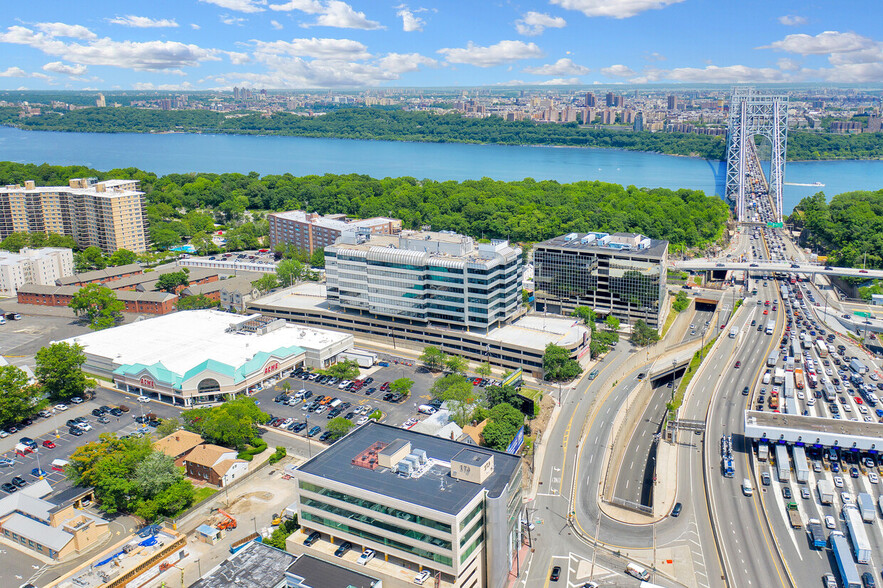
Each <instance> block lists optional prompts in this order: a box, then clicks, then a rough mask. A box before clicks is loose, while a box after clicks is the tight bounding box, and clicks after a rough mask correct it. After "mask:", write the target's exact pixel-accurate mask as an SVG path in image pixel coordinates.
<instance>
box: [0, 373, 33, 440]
mask: <svg viewBox="0 0 883 588" xmlns="http://www.w3.org/2000/svg"><path fill="white" fill-rule="evenodd" d="M41 404H42V403H41V402H40V389H39V387H37V386H32V385H30V384H29V383H28V375H27V373H25V371H24V370H22V369H20V368H18V367H16V366H14V365H4V366H0V424H2V425H8V424H10V423H15V422H18V421H20V420H21V419H23V418H25V417H27V416H30V415H32V414H34V413H35V412H36V411H38V410H40V408H41Z"/></svg>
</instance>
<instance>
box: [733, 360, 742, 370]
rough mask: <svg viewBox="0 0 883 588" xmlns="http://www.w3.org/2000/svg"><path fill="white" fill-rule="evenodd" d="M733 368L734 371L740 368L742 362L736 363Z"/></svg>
mask: <svg viewBox="0 0 883 588" xmlns="http://www.w3.org/2000/svg"><path fill="white" fill-rule="evenodd" d="M733 367H734V368H736V369H739V368H740V367H742V362H741V361H737V362H736V364H735V365H734V366H733Z"/></svg>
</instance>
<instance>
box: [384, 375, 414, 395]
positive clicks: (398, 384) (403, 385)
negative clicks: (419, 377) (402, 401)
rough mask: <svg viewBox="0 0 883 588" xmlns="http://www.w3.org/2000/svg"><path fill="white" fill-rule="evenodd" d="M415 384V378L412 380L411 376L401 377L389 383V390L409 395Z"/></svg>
mask: <svg viewBox="0 0 883 588" xmlns="http://www.w3.org/2000/svg"><path fill="white" fill-rule="evenodd" d="M413 385H414V380H411V379H410V378H399V379H397V380H393V381H392V382H390V383H389V391H390V392H394V393H396V394H401V395H402V396H404V397H407V396H408V395H409V394H410V393H411V387H412V386H413Z"/></svg>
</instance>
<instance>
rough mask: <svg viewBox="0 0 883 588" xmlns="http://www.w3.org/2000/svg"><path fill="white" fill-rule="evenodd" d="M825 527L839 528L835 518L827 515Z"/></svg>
mask: <svg viewBox="0 0 883 588" xmlns="http://www.w3.org/2000/svg"><path fill="white" fill-rule="evenodd" d="M825 526H826V527H828V528H829V529H836V528H837V521H835V520H834V517H832V516H831V515H827V516H826V517H825Z"/></svg>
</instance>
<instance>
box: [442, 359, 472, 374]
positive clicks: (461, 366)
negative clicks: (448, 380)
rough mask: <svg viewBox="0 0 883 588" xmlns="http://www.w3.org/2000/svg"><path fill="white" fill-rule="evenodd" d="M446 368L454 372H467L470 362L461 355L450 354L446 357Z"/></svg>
mask: <svg viewBox="0 0 883 588" xmlns="http://www.w3.org/2000/svg"><path fill="white" fill-rule="evenodd" d="M445 368H446V369H447V370H448V371H449V372H451V373H452V374H465V373H466V370H467V369H468V368H469V363H468V362H467V361H466V360H465V359H463V358H462V357H460V356H459V355H449V356H447V357H446V358H445Z"/></svg>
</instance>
